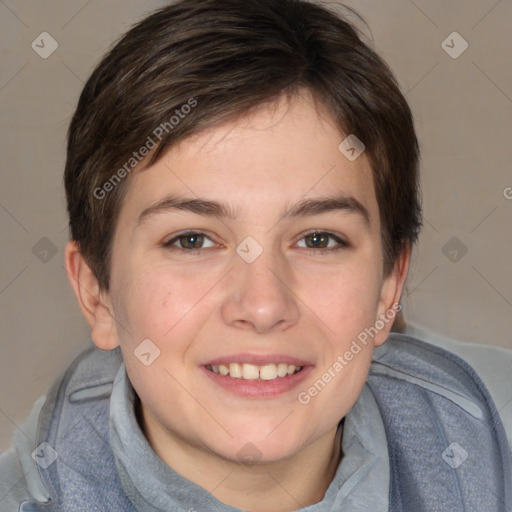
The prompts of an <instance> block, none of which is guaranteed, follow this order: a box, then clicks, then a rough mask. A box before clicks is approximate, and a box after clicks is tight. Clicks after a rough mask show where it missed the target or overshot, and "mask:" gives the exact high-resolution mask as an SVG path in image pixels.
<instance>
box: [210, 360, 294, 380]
mask: <svg viewBox="0 0 512 512" xmlns="http://www.w3.org/2000/svg"><path fill="white" fill-rule="evenodd" d="M303 368H304V367H303V366H295V365H294V364H287V363H277V364H265V365H262V366H257V365H254V364H249V363H229V364H213V365H212V364H207V365H206V369H207V370H209V371H211V372H213V373H217V374H219V375H222V376H223V377H230V378H232V379H243V380H259V381H270V380H277V379H284V378H286V377H289V376H290V375H294V374H296V373H299V372H300V371H301V370H302V369H303Z"/></svg>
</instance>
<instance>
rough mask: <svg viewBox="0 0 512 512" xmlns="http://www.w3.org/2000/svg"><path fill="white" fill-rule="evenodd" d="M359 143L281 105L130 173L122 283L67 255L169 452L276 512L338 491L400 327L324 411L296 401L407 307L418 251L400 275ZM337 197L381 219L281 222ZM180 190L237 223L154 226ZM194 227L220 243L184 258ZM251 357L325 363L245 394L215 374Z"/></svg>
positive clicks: (223, 489)
mask: <svg viewBox="0 0 512 512" xmlns="http://www.w3.org/2000/svg"><path fill="white" fill-rule="evenodd" d="M344 138H345V136H343V135H342V134H341V133H340V131H339V129H338V128H337V126H336V125H335V123H334V121H333V120H332V119H331V118H330V117H329V115H328V113H326V112H325V111H324V109H323V108H322V107H321V105H318V104H316V103H315V102H314V101H313V98H312V97H311V95H310V94H309V93H308V92H307V91H303V92H302V94H299V95H296V96H295V97H293V98H292V99H291V101H290V100H287V99H285V98H281V99H280V100H279V101H278V102H276V103H274V104H272V105H264V106H261V107H259V108H258V109H256V110H255V111H253V112H252V113H250V114H248V115H245V116H243V117H241V118H239V119H238V120H236V121H231V122H229V123H226V124H224V125H220V126H217V127H214V128H212V129H208V130H206V131H203V132H200V133H199V134H196V135H194V136H191V137H189V138H187V139H186V140H184V141H182V142H181V143H180V144H178V145H176V146H174V147H173V148H171V149H170V150H169V151H168V152H167V153H166V154H165V155H164V157H163V159H162V160H160V161H159V162H157V163H156V164H155V165H153V166H152V167H149V168H147V169H145V170H143V171H141V172H137V173H135V174H133V175H132V176H131V177H130V179H131V183H130V185H129V187H128V192H127V195H126V197H125V199H124V202H123V206H122V209H121V212H120V217H119V222H118V225H117V228H116V232H115V236H114V243H113V250H112V263H111V265H112V266H111V281H110V289H109V291H108V293H107V292H106V291H104V290H101V289H100V287H99V286H98V282H97V280H96V278H95V276H94V274H93V273H92V271H91V270H90V268H89V267H88V265H87V263H86V261H85V260H84V258H83V257H82V255H81V254H80V252H79V250H78V248H77V246H76V244H75V243H74V242H69V244H68V246H67V248H66V256H65V257H66V269H67V272H68V275H69V277H70V282H71V284H72V286H73V288H74V290H75V293H76V296H77V298H78V301H79V304H80V306H81V308H82V311H83V313H84V315H85V317H86V319H87V321H88V322H89V325H90V327H91V332H92V337H93V340H94V342H95V344H96V345H97V346H98V347H99V348H101V349H105V350H108V349H113V348H115V347H117V346H118V345H120V346H121V350H122V352H123V356H124V360H125V364H126V369H127V372H128V375H129V378H130V381H131V382H132V384H133V386H134V388H135V390H136V392H137V394H138V396H139V397H140V399H141V404H142V405H141V409H140V423H141V426H142V428H143V431H144V433H145V435H146V437H147V439H148V441H149V443H150V445H151V446H152V448H153V450H154V451H155V452H156V453H157V454H158V455H159V456H160V457H161V458H162V459H163V460H164V461H165V462H166V463H167V464H168V465H169V466H171V467H172V468H174V469H175V470H176V471H178V472H179V473H181V474H182V475H183V476H185V477H186V478H188V479H189V480H191V481H192V482H195V483H196V484H198V485H200V486H201V487H203V488H204V489H206V490H208V491H210V492H211V493H212V494H213V495H214V496H215V497H216V498H218V499H219V500H221V501H222V502H224V503H226V504H228V505H231V506H233V507H237V508H242V509H244V510H249V511H254V512H263V511H270V510H274V511H275V510H276V503H279V510H282V511H288V510H295V509H298V508H301V507H305V506H307V505H310V504H312V503H316V502H318V501H320V500H321V499H322V497H323V495H324V493H325V490H326V489H327V487H328V486H329V484H330V482H331V481H332V478H333V476H334V473H335V471H336V469H337V466H338V464H339V461H340V460H341V458H342V454H341V451H340V438H341V437H340V436H341V429H340V430H339V431H338V432H337V431H336V427H337V424H338V422H339V421H340V419H341V418H342V417H344V416H345V415H346V414H347V412H348V411H349V410H350V409H351V407H352V406H353V404H354V403H355V402H356V400H357V398H358V397H359V394H360V392H361V390H362V387H363V385H364V382H365V380H366V377H367V375H368V371H369V365H370V363H371V358H372V353H373V349H374V347H375V346H378V345H381V344H382V343H384V342H385V340H386V338H387V336H388V334H389V331H390V329H391V325H392V322H391V321H389V322H387V323H386V324H385V327H384V328H383V329H382V330H381V331H380V332H379V333H378V335H376V336H375V338H374V339H373V340H372V339H371V338H370V340H369V342H368V344H367V345H366V346H364V345H361V348H362V350H361V351H360V352H359V353H358V354H357V355H355V356H354V358H353V359H352V360H351V361H350V362H349V364H347V365H346V367H344V368H343V370H342V371H341V372H339V373H338V374H337V376H336V377H335V378H333V379H332V381H331V382H330V383H329V384H328V385H326V386H325V388H324V389H323V390H322V391H321V392H320V393H318V395H317V396H315V397H314V398H312V399H311V401H310V402H309V403H308V404H306V405H304V404H301V403H299V402H298V399H297V394H298V392H300V391H304V390H307V389H308V388H309V387H310V386H311V385H312V384H313V383H314V382H315V381H316V380H318V379H319V378H321V376H322V374H323V373H324V372H325V371H326V370H327V369H328V368H329V367H331V366H332V365H333V363H334V362H335V361H336V358H337V356H338V355H340V354H344V353H345V352H346V350H347V349H348V348H349V347H350V344H351V342H352V340H354V339H355V338H356V337H357V335H358V334H359V333H361V332H362V331H363V330H364V329H365V328H366V327H370V326H373V325H374V324H375V322H376V320H377V319H378V318H379V315H381V314H384V313H385V312H386V311H387V310H390V309H392V308H393V305H396V303H398V301H399V300H400V296H401V293H402V288H403V285H404V281H405V279H406V276H407V272H408V268H409V259H410V254H409V251H405V252H404V253H403V254H402V256H401V257H400V258H399V260H397V262H396V265H395V268H394V270H393V272H392V273H391V275H389V276H388V277H387V278H384V277H383V274H382V268H383V259H382V258H383V255H382V247H381V238H380V219H379V211H378V205H377V200H376V196H375V191H374V187H373V179H372V174H371V169H370V166H369V163H368V160H367V159H366V157H365V155H364V154H363V155H361V156H360V157H359V158H357V159H356V160H355V161H353V162H351V161H349V160H348V159H347V158H346V157H345V156H344V155H343V154H342V153H341V152H340V151H339V150H338V146H339V144H340V143H341V141H342V140H343V139H344ZM334 193H340V194H341V193H342V194H344V195H347V196H352V197H353V198H356V199H357V200H358V201H359V202H360V203H362V204H363V205H364V206H365V207H366V208H367V210H368V212H369V216H370V222H369V225H367V224H366V223H365V221H364V219H363V217H362V216H361V215H359V214H357V213H354V212H350V211H347V210H337V211H330V212H323V213H321V214H317V215H310V216H306V217H298V218H290V219H282V220H280V212H281V211H283V209H284V208H285V207H289V206H291V205H294V204H295V203H296V202H298V201H299V200H301V199H304V198H308V199H309V198H316V197H326V196H327V197H330V196H332V195H333V194H334ZM169 194H173V195H180V196H181V195H182V196H187V197H201V198H203V199H210V200H216V201H221V202H229V203H231V204H232V205H233V208H234V209H236V210H237V217H236V219H234V220H232V219H219V218H216V217H211V216H203V215H199V214H196V213H192V212H188V211H173V210H161V211H160V212H159V213H158V214H155V215H150V216H147V217H145V218H144V220H143V221H142V222H141V223H139V222H138V218H139V216H140V214H141V212H143V211H144V210H145V209H147V208H148V207H150V206H151V205H154V204H155V203H157V202H158V201H160V200H162V199H163V198H165V197H166V196H168V195H169ZM189 229H190V230H194V231H198V232H202V233H204V234H205V235H206V236H207V237H206V238H204V239H203V241H202V242H201V241H199V243H198V245H197V247H198V248H200V250H201V251H203V252H199V253H193V254H192V253H186V250H187V249H184V248H183V247H186V243H187V239H186V237H185V239H183V238H182V239H181V245H180V241H177V242H175V244H174V247H175V249H176V250H175V251H172V250H171V249H170V248H168V247H164V245H163V244H164V243H165V242H167V241H169V240H173V239H175V238H176V236H177V235H178V234H181V232H183V231H184V230H189ZM310 229H315V230H317V232H320V233H323V232H326V231H327V232H329V233H333V234H335V235H336V236H339V237H340V238H342V239H343V240H345V241H347V242H348V243H349V247H347V248H343V247H342V248H341V249H340V250H337V251H331V252H329V249H330V248H332V247H336V246H338V243H337V242H336V241H335V240H334V239H332V238H328V239H326V241H325V243H324V245H322V244H320V247H326V246H327V247H328V250H327V251H325V252H324V253H321V252H320V250H319V248H315V246H314V244H312V243H311V241H312V240H311V238H312V237H311V236H307V235H304V233H305V232H306V231H307V230H310ZM248 236H251V237H253V238H254V239H255V240H256V241H257V242H258V244H259V245H260V246H261V247H262V249H263V253H262V254H261V255H260V256H259V257H258V258H257V259H256V260H255V261H254V262H252V263H247V262H246V261H244V259H242V258H241V257H240V256H239V255H238V254H237V252H236V248H237V246H238V245H239V244H241V242H242V241H244V239H245V238H246V237H248ZM305 236H306V238H304V237H305ZM308 241H309V247H308V245H307V242H308ZM188 242H189V246H190V244H193V243H194V242H193V241H192V242H190V240H188ZM327 244H328V245H327ZM180 247H181V248H182V249H181V252H180V251H179V248H180ZM308 249H309V250H308ZM148 338H149V339H150V340H152V342H153V343H154V344H155V345H156V346H158V348H159V349H160V351H161V353H160V356H159V357H158V358H157V359H156V360H155V361H154V362H153V363H152V364H151V365H150V366H144V365H143V364H141V362H140V361H139V360H138V359H137V358H136V357H135V356H134V353H133V352H134V350H135V349H136V347H137V346H138V345H139V344H140V343H141V341H142V340H144V339H148ZM240 352H254V353H258V354H269V353H270V354H276V353H284V354H289V355H292V356H295V357H299V358H302V359H305V360H308V361H310V362H311V363H312V364H314V365H315V366H314V369H313V371H312V372H311V374H310V375H309V376H308V378H307V380H306V381H304V382H303V383H301V384H300V386H299V387H298V388H297V389H294V390H292V391H291V392H287V393H284V394H281V395H279V396H277V397H273V398H256V399H254V398H251V399H249V398H242V397H237V396H233V395H231V394H229V393H227V392H226V391H224V390H223V389H222V388H220V387H219V386H217V385H215V384H213V383H212V382H211V380H210V379H209V378H208V377H207V376H205V375H204V372H203V371H202V370H201V369H200V365H202V364H205V363H206V362H207V361H208V360H211V359H214V358H216V357H219V356H223V355H226V354H235V353H240ZM176 411H179V412H178V413H177V412H176ZM247 443H252V444H253V445H254V446H255V447H256V448H257V450H258V452H259V456H260V457H261V458H260V459H259V460H258V463H257V464H255V465H253V466H247V465H245V464H242V463H241V461H240V459H239V456H238V452H239V450H240V449H242V448H243V447H244V446H246V445H247Z"/></svg>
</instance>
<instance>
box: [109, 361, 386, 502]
mask: <svg viewBox="0 0 512 512" xmlns="http://www.w3.org/2000/svg"><path fill="white" fill-rule="evenodd" d="M136 398H137V397H136V394H135V391H134V389H133V387H132V385H131V383H130V381H129V379H128V375H127V373H126V367H125V364H124V363H122V364H121V366H120V368H119V372H118V374H117V376H116V379H115V382H114V386H113V390H112V395H111V400H110V420H109V424H110V428H109V436H110V445H111V447H112V450H113V453H114V457H115V461H116V466H117V470H118V473H119V476H120V479H121V482H122V485H123V489H124V491H125V492H126V494H127V496H128V497H129V498H130V500H131V501H132V503H133V505H134V507H135V508H136V510H137V511H139V512H164V511H165V512H169V511H170V512H194V511H200V510H208V511H211V512H243V511H242V510H241V509H238V508H234V507H231V506H229V505H225V504H224V503H222V502H221V501H219V500H218V499H217V498H215V497H214V496H212V495H211V494H210V493H209V492H208V491H206V490H205V489H203V488H202V487H200V486H198V485H197V484H195V483H193V482H191V481H190V480H188V479H187V478H185V477H183V476H182V475H180V474H179V473H177V472H176V471H175V470H174V469H172V468H171V467H170V466H168V465H167V464H166V463H165V462H164V461H163V460H162V459H161V458H160V457H159V456H158V455H157V454H156V453H155V452H154V450H153V449H152V448H151V446H150V444H149V442H148V441H147V439H146V438H145V436H144V434H143V432H142V430H141V429H140V427H139V424H138V422H137V419H136V416H135V400H136ZM342 449H343V457H342V460H341V463H340V464H339V466H338V469H337V471H336V473H335V476H334V479H333V480H332V482H331V484H330V485H329V487H328V489H327V491H326V492H325V494H324V497H323V499H322V500H321V501H320V502H317V503H314V504H312V505H309V506H307V507H304V508H301V509H298V510H297V512H299V511H300V512H334V511H335V510H341V509H343V510H351V512H363V511H364V512H370V511H371V512H386V511H387V510H388V493H389V458H388V451H387V442H386V436H385V432H384V425H383V422H382V418H381V416H380V412H379V410H378V406H377V403H376V402H375V399H374V398H373V395H372V393H371V391H370V388H369V387H368V386H367V385H366V384H365V386H364V387H363V391H362V393H361V395H360V397H359V399H358V400H357V402H356V403H355V405H354V406H353V407H352V409H351V410H350V411H349V413H348V414H347V415H346V417H345V421H344V426H343V436H342Z"/></svg>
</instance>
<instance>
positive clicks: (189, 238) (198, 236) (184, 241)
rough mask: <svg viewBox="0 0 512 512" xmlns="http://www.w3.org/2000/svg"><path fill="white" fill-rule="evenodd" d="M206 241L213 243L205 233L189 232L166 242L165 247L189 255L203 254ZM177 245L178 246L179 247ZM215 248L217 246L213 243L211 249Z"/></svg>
mask: <svg viewBox="0 0 512 512" xmlns="http://www.w3.org/2000/svg"><path fill="white" fill-rule="evenodd" d="M205 240H210V242H211V239H210V238H209V237H208V236H206V235H205V234H204V233H198V232H196V231H188V232H186V233H181V234H180V235H178V236H176V237H174V238H172V239H171V240H169V241H168V242H165V243H164V244H163V245H164V247H166V248H168V249H171V250H182V251H186V252H189V253H198V252H201V249H204V248H205V247H202V245H203V243H204V241H205ZM176 244H178V246H177V245H176ZM214 246H215V244H214V243H213V242H212V245H211V246H210V247H214Z"/></svg>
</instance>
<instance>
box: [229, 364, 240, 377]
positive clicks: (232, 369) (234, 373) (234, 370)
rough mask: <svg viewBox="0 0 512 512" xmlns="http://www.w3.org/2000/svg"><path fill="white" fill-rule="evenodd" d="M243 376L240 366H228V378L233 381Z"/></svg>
mask: <svg viewBox="0 0 512 512" xmlns="http://www.w3.org/2000/svg"><path fill="white" fill-rule="evenodd" d="M242 375H243V371H242V365H241V364H238V363H230V364H229V376H230V377H234V378H235V379H241V378H242Z"/></svg>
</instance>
